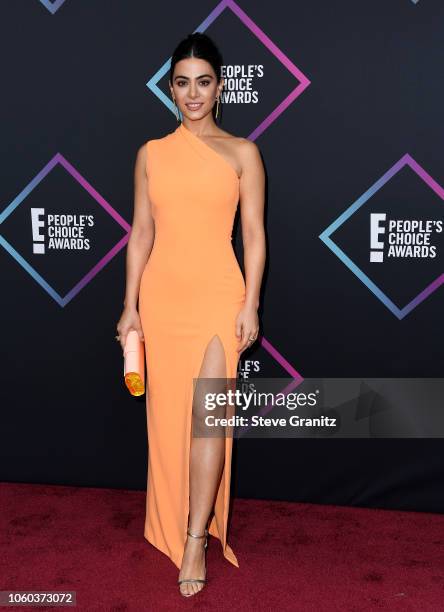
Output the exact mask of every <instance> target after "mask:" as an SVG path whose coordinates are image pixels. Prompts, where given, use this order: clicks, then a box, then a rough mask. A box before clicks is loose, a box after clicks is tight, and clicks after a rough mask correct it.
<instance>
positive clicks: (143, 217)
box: [117, 143, 155, 350]
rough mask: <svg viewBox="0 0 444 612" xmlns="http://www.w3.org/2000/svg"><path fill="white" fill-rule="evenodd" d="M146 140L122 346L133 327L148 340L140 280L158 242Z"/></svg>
mask: <svg viewBox="0 0 444 612" xmlns="http://www.w3.org/2000/svg"><path fill="white" fill-rule="evenodd" d="M146 168H147V159H146V143H144V144H143V145H142V146H141V147H140V149H139V150H138V152H137V156H136V162H135V167H134V213H133V223H132V226H131V232H130V237H129V240H128V244H127V249H126V288H125V298H124V302H123V304H124V308H123V312H122V315H121V317H120V320H119V322H118V323H117V333H118V334H119V336H120V345H121V347H122V350H123V348H124V347H125V341H126V336H127V334H128V332H129V331H130V330H131V329H135V330H136V331H137V332H138V333H139V337H140V339H141V340H144V337H143V331H142V326H141V323H140V317H139V313H138V311H137V301H138V295H139V289H140V279H141V277H142V273H143V270H144V268H145V266H146V263H147V261H148V258H149V256H150V253H151V249H152V248H153V244H154V235H155V228H154V220H153V217H152V214H151V204H150V201H149V198H148V177H147V172H146Z"/></svg>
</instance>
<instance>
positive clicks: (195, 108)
mask: <svg viewBox="0 0 444 612" xmlns="http://www.w3.org/2000/svg"><path fill="white" fill-rule="evenodd" d="M202 104H203V102H198V103H195V104H191V103H189V104H186V107H187V108H189V109H190V110H198V109H199V108H200V107H201V106H202Z"/></svg>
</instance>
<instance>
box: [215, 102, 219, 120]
mask: <svg viewBox="0 0 444 612" xmlns="http://www.w3.org/2000/svg"><path fill="white" fill-rule="evenodd" d="M216 99H217V105H216V119H217V115H218V114H219V97H217V98H216Z"/></svg>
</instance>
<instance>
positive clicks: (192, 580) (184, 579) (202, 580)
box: [177, 529, 208, 597]
mask: <svg viewBox="0 0 444 612" xmlns="http://www.w3.org/2000/svg"><path fill="white" fill-rule="evenodd" d="M187 534H188V535H189V536H191V537H192V538H205V543H204V551H205V552H206V549H207V546H208V529H205V532H204V534H203V535H195V534H194V533H191V531H190V530H189V529H187ZM206 581H207V568H206V555H205V578H183V579H182V580H178V581H177V583H178V584H179V585H181V584H182V583H183V582H201V583H202V584H205V583H206ZM200 590H202V589H200ZM179 591H180V594H181V595H183V596H184V597H191V596H192V595H196V593H189V594H188V595H186V594H185V593H182V591H181V590H180V586H179ZM198 592H199V591H198Z"/></svg>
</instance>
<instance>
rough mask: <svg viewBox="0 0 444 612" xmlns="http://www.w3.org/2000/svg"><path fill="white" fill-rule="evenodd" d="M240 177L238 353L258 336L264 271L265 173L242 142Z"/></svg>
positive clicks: (246, 142) (248, 142)
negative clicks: (241, 297) (241, 272)
mask: <svg viewBox="0 0 444 612" xmlns="http://www.w3.org/2000/svg"><path fill="white" fill-rule="evenodd" d="M239 154H240V157H241V164H242V174H241V177H240V212H241V224H242V242H243V247H244V268H245V286H246V291H245V303H244V306H243V308H242V310H241V311H240V312H239V315H238V317H237V320H236V335H237V336H238V338H239V340H240V344H239V347H238V352H239V353H241V352H242V351H243V350H245V349H246V348H247V347H248V346H250V344H252V343H251V342H249V338H250V337H253V338H256V337H257V335H258V332H259V317H258V314H257V309H258V308H259V295H260V290H261V284H262V276H263V273H264V267H265V256H266V255H265V251H266V246H265V228H264V203H265V172H264V166H263V163H262V158H261V155H260V152H259V148H258V147H257V145H256V144H255V143H254V142H252V141H251V140H248V139H245V140H244V142H243V143H242V145H241V146H240V147H239Z"/></svg>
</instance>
